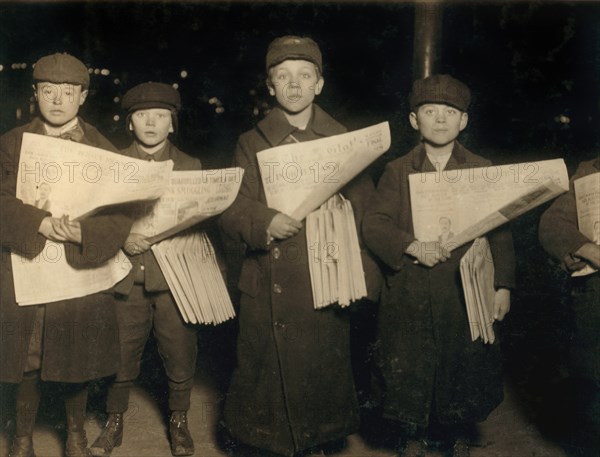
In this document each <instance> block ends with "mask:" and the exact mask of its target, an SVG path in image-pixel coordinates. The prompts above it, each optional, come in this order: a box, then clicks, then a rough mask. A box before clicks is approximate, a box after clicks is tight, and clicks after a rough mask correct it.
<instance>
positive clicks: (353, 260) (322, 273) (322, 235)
mask: <svg viewBox="0 0 600 457" xmlns="http://www.w3.org/2000/svg"><path fill="white" fill-rule="evenodd" d="M306 241H307V244H308V252H309V269H310V279H311V283H312V292H313V300H314V306H315V309H319V308H323V307H325V306H327V305H330V304H332V303H336V302H337V303H338V304H339V305H340V306H342V307H345V306H348V305H349V304H350V302H352V301H354V300H358V299H360V298H362V297H365V296H366V295H367V286H366V283H365V275H364V271H363V266H362V260H361V256H360V246H359V244H358V235H357V233H356V224H355V221H354V213H353V211H352V205H351V203H350V201H348V200H346V199H345V198H344V197H343V196H342V195H340V194H336V195H334V196H333V197H331V198H330V199H329V200H327V201H326V202H325V203H324V204H323V205H322V206H321V207H320V208H319V209H318V210H316V211H313V212H312V213H310V214H309V215H308V216H307V218H306Z"/></svg>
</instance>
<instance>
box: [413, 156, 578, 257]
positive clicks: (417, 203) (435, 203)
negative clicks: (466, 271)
mask: <svg viewBox="0 0 600 457" xmlns="http://www.w3.org/2000/svg"><path fill="white" fill-rule="evenodd" d="M409 184H410V199H411V206H412V216H413V227H414V234H415V237H416V238H417V239H418V240H420V241H439V242H440V243H441V244H442V245H443V246H444V247H446V248H447V249H449V250H450V251H451V250H453V249H455V248H457V247H459V246H462V245H463V244H465V243H467V242H469V241H472V240H474V239H475V238H477V237H479V236H482V235H484V234H485V233H487V232H489V231H490V230H492V229H494V228H496V227H498V226H500V225H502V224H504V223H505V222H507V221H509V220H512V219H514V218H516V217H518V216H520V215H521V214H523V213H525V212H527V211H529V210H531V209H533V208H535V207H536V206H539V205H541V204H542V203H545V202H547V201H548V200H550V199H552V198H554V197H556V196H558V195H560V194H562V193H563V192H566V191H567V190H569V178H568V175H567V168H566V166H565V163H564V161H563V160H562V159H554V160H544V161H539V162H527V163H517V164H510V165H503V166H489V167H478V168H467V169H461V170H448V171H441V172H440V171H436V172H427V173H415V174H412V175H410V176H409Z"/></svg>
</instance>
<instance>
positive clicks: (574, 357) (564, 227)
mask: <svg viewBox="0 0 600 457" xmlns="http://www.w3.org/2000/svg"><path fill="white" fill-rule="evenodd" d="M599 172H600V158H598V159H594V160H588V161H585V162H582V163H581V164H580V165H579V167H578V168H577V171H576V172H575V174H574V175H573V177H572V178H571V181H570V184H569V191H568V192H567V193H565V194H563V195H561V196H560V197H558V198H557V199H556V200H554V202H553V203H552V205H551V206H550V207H549V208H548V209H547V210H546V212H545V213H544V214H543V215H542V217H541V219H540V226H539V238H540V243H541V244H542V246H543V247H544V249H545V250H546V251H547V252H548V253H549V254H550V255H551V256H552V257H554V258H555V259H556V260H558V261H559V262H561V264H562V266H563V267H565V269H567V270H568V271H569V272H570V271H571V267H572V266H573V265H574V264H575V263H577V262H578V259H576V258H575V257H574V255H573V254H574V253H575V252H577V250H578V249H579V248H580V247H582V246H583V245H584V244H586V243H590V242H592V241H593V240H591V239H589V238H588V237H586V236H585V235H584V234H583V233H581V232H580V231H579V228H578V225H577V204H576V200H575V189H574V186H573V182H574V181H575V180H577V179H579V178H583V177H584V176H588V175H591V174H593V173H599ZM571 296H572V299H573V300H572V313H573V324H574V329H573V330H574V331H573V338H572V340H571V341H570V344H571V347H570V353H571V369H572V370H573V374H575V375H577V376H582V377H585V378H589V379H593V380H595V381H596V382H598V381H600V337H599V334H600V330H599V329H600V306H598V305H599V301H600V272H595V273H593V274H590V275H587V276H582V277H578V278H577V277H576V278H571Z"/></svg>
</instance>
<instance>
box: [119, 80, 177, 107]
mask: <svg viewBox="0 0 600 457" xmlns="http://www.w3.org/2000/svg"><path fill="white" fill-rule="evenodd" d="M121 106H122V107H123V109H124V110H126V111H129V112H131V111H136V110H139V109H149V108H166V109H170V110H175V111H179V109H181V97H180V96H179V92H178V91H177V89H175V88H173V86H170V85H169V84H165V83H155V82H147V83H142V84H138V85H137V86H135V87H132V88H131V89H129V90H128V91H127V92H126V93H125V95H123V99H122V100H121Z"/></svg>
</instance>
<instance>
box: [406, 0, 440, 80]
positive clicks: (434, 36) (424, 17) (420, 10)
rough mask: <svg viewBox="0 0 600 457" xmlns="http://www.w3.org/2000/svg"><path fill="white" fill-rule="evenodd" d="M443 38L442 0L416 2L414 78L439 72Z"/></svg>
mask: <svg viewBox="0 0 600 457" xmlns="http://www.w3.org/2000/svg"><path fill="white" fill-rule="evenodd" d="M441 40H442V0H425V1H419V2H418V3H416V4H415V35H414V44H413V80H416V79H421V78H426V77H428V76H430V75H432V74H435V73H437V72H439V65H440V54H441V49H440V47H441V46H440V45H441Z"/></svg>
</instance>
